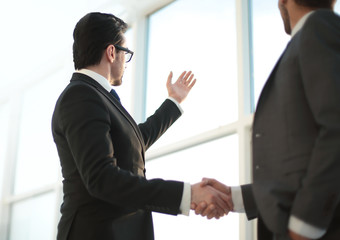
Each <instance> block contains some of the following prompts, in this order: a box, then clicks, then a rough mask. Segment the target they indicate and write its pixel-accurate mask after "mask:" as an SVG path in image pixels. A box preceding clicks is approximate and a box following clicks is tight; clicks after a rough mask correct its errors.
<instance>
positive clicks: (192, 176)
mask: <svg viewBox="0 0 340 240" xmlns="http://www.w3.org/2000/svg"><path fill="white" fill-rule="evenodd" d="M235 14H236V6H235V1H222V0H202V1H195V0H177V1H175V2H173V3H172V4H170V5H168V6H166V7H164V8H162V9H161V10H159V11H157V12H155V13H153V14H151V15H150V17H149V21H148V23H149V25H148V29H149V32H148V50H147V60H148V62H147V85H146V87H147V95H146V116H149V115H151V114H152V113H153V112H154V111H155V110H156V109H157V107H158V106H159V105H160V104H161V103H162V101H164V99H165V98H166V97H167V90H166V86H165V83H166V80H167V77H168V74H169V72H170V71H173V73H174V77H173V81H176V80H177V78H178V77H179V75H180V74H181V73H182V71H184V70H192V71H193V73H194V74H195V77H196V78H197V80H198V81H197V83H196V85H195V87H194V88H193V90H192V91H191V93H190V94H189V96H188V98H187V99H186V100H185V101H184V102H183V104H181V105H182V106H183V108H184V115H183V116H182V117H181V118H180V119H179V120H178V121H177V122H176V123H175V124H174V125H173V126H172V127H171V128H170V129H169V130H168V131H167V133H165V136H163V137H161V139H160V140H159V141H158V142H157V143H156V144H155V146H153V147H152V150H149V151H151V154H149V155H148V154H147V160H148V161H147V163H146V169H147V172H146V176H147V178H148V179H151V178H163V179H169V180H180V181H186V182H189V183H191V184H194V183H197V182H199V181H201V179H202V177H212V178H216V179H218V180H219V181H221V182H223V183H226V184H229V185H230V184H232V185H238V184H239V179H240V176H239V156H238V153H239V141H240V139H239V135H238V134H237V130H236V129H235V128H233V127H231V129H232V130H231V131H230V132H228V133H225V134H217V135H215V133H216V132H223V131H222V130H221V129H222V128H225V127H228V126H230V125H232V124H233V123H235V122H236V121H237V120H238V110H239V105H238V80H237V79H238V76H237V71H238V70H237V69H238V67H237V41H236V37H237V34H236V15H235ZM212 135H213V137H211V136H212ZM174 145H176V146H177V147H178V148H177V149H176V147H175V149H174V148H172V146H174ZM163 150H165V151H163ZM153 216H154V224H155V227H154V229H155V235H156V236H155V237H156V238H157V239H174V238H180V239H197V240H199V239H210V238H211V233H212V232H214V237H213V238H214V239H225V238H226V237H227V236H228V237H230V238H232V239H239V215H238V214H230V216H228V217H226V218H223V219H220V220H210V221H208V220H207V219H205V218H202V217H201V216H195V214H194V213H193V212H191V216H190V217H186V216H180V215H179V216H177V217H172V216H169V215H164V214H158V213H154V214H153ZM168 226H172V228H175V229H176V231H171V230H169V227H168ZM226 229H228V230H226ZM226 232H228V235H227V234H226Z"/></svg>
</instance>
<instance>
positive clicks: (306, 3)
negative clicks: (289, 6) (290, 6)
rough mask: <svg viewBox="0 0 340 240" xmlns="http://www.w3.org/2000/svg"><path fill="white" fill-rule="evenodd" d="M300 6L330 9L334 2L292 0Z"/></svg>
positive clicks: (329, 0)
mask: <svg viewBox="0 0 340 240" xmlns="http://www.w3.org/2000/svg"><path fill="white" fill-rule="evenodd" d="M294 1H295V2H296V4H298V5H300V6H305V7H310V8H328V9H331V8H332V4H333V2H334V0H294Z"/></svg>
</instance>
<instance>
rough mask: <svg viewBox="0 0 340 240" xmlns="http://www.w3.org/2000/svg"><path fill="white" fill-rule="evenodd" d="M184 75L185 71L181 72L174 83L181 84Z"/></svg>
mask: <svg viewBox="0 0 340 240" xmlns="http://www.w3.org/2000/svg"><path fill="white" fill-rule="evenodd" d="M185 74H186V71H184V72H182V74H181V75H180V76H179V77H178V79H177V81H176V82H181V81H182V80H183V77H184V75H185Z"/></svg>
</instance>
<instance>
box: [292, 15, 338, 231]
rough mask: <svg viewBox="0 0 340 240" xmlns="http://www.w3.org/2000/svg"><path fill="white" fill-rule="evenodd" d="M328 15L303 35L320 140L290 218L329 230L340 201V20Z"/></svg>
mask: <svg viewBox="0 0 340 240" xmlns="http://www.w3.org/2000/svg"><path fill="white" fill-rule="evenodd" d="M323 14H324V15H325V14H326V12H321V13H320V12H316V13H315V14H313V15H311V17H310V18H309V19H308V20H307V22H306V24H305V26H304V27H303V29H302V30H301V41H300V43H301V45H300V46H299V48H300V51H299V65H300V69H301V77H302V81H303V86H304V90H305V95H306V98H307V102H308V104H309V107H310V109H311V112H312V114H313V117H314V121H315V124H316V126H317V128H318V129H319V134H318V136H317V139H316V140H315V145H314V148H313V151H312V154H311V159H310V161H309V165H308V168H307V172H306V176H305V177H304V179H303V181H302V186H301V188H300V189H299V191H298V192H297V195H296V197H295V200H294V204H293V207H292V212H291V214H292V215H294V216H296V217H298V218H299V219H301V220H303V221H304V222H306V223H309V224H312V225H314V226H316V227H318V228H321V229H326V228H327V227H328V225H329V223H330V221H331V220H332V217H333V214H334V210H335V208H336V206H337V205H338V204H339V199H340V19H339V17H336V16H335V15H334V14H332V16H330V14H329V12H328V13H327V14H328V15H326V16H324V15H323Z"/></svg>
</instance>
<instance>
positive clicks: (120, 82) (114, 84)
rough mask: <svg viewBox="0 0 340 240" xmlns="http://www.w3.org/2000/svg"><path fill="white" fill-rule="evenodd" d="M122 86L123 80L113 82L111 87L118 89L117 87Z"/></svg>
mask: <svg viewBox="0 0 340 240" xmlns="http://www.w3.org/2000/svg"><path fill="white" fill-rule="evenodd" d="M120 85H122V80H121V79H120V80H114V81H113V82H111V86H115V87H117V86H120Z"/></svg>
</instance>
